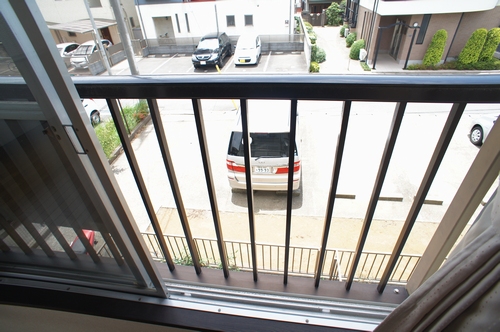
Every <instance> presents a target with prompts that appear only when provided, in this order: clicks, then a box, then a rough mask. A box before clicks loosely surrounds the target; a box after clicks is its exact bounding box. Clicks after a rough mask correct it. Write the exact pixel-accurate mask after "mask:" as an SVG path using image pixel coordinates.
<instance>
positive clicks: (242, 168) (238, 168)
mask: <svg viewBox="0 0 500 332" xmlns="http://www.w3.org/2000/svg"><path fill="white" fill-rule="evenodd" d="M226 166H227V169H228V170H230V171H233V172H239V173H245V166H244V165H238V164H236V163H235V162H233V161H231V160H226Z"/></svg>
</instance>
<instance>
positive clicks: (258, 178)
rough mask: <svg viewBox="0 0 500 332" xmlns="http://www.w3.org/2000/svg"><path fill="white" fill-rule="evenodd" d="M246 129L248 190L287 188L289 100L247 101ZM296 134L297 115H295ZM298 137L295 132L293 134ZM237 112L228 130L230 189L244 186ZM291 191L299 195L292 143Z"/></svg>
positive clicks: (296, 156) (298, 170) (296, 159)
mask: <svg viewBox="0 0 500 332" xmlns="http://www.w3.org/2000/svg"><path fill="white" fill-rule="evenodd" d="M248 129H249V132H250V158H251V167H252V189H253V190H269V191H286V190H287V188H288V152H289V145H290V101H289V100H287V101H284V100H250V101H248ZM297 133H298V118H297ZM296 136H298V134H297V135H296ZM242 138H243V135H242V126H241V114H238V121H237V125H236V128H235V129H234V130H233V131H232V132H231V137H230V139H229V148H228V152H227V158H226V164H227V172H228V173H227V176H228V180H229V185H230V186H231V188H232V189H233V191H236V190H241V189H246V179H245V161H244V151H243V139H242ZM293 144H294V145H295V150H294V151H295V152H294V175H293V190H294V194H300V191H299V188H300V185H301V181H300V180H301V164H300V157H299V152H298V148H297V144H296V143H295V142H294V143H293Z"/></svg>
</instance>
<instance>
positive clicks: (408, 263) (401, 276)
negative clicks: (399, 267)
mask: <svg viewBox="0 0 500 332" xmlns="http://www.w3.org/2000/svg"><path fill="white" fill-rule="evenodd" d="M402 258H403V256H401V259H402ZM410 261H411V257H408V259H407V261H406V264H405V267H404V269H403V271H401V274H400V275H399V278H398V281H401V279H402V278H403V274H404V272H405V271H406V269H407V268H408V265H410Z"/></svg>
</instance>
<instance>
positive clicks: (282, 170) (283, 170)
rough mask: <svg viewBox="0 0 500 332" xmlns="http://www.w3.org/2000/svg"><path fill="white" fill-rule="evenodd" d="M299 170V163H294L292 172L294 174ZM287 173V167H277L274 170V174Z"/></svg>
mask: <svg viewBox="0 0 500 332" xmlns="http://www.w3.org/2000/svg"><path fill="white" fill-rule="evenodd" d="M299 170H300V161H296V162H294V163H293V172H294V173H296V172H298V171H299ZM286 173H288V167H287V166H285V167H278V168H277V169H276V174H286Z"/></svg>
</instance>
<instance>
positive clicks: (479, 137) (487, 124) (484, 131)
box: [469, 115, 498, 146]
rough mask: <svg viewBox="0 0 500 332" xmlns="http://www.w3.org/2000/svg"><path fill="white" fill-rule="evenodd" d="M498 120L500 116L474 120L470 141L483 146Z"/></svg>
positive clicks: (487, 116)
mask: <svg viewBox="0 0 500 332" xmlns="http://www.w3.org/2000/svg"><path fill="white" fill-rule="evenodd" d="M497 119H498V115H485V116H482V117H479V118H477V119H475V120H474V122H473V123H472V126H471V130H470V134H469V139H470V141H471V143H472V144H474V145H477V146H481V145H483V143H484V140H485V139H486V137H487V136H488V134H489V133H490V131H491V128H492V127H493V125H494V124H495V121H496V120H497Z"/></svg>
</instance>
